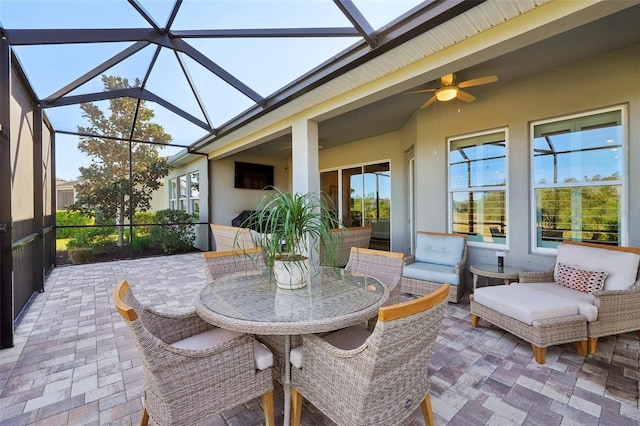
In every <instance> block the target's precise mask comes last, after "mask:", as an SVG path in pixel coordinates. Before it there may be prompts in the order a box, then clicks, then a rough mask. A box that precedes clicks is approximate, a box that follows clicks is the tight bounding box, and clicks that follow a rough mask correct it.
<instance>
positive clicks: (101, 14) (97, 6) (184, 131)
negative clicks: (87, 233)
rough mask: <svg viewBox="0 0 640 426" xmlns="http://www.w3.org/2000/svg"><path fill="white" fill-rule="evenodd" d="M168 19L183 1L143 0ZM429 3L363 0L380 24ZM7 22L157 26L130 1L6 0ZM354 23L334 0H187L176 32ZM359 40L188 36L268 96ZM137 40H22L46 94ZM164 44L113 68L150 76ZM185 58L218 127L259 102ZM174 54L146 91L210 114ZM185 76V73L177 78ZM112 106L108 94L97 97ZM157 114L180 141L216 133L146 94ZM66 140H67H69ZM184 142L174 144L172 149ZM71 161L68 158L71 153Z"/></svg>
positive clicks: (57, 119) (67, 120) (22, 54)
mask: <svg viewBox="0 0 640 426" xmlns="http://www.w3.org/2000/svg"><path fill="white" fill-rule="evenodd" d="M139 3H140V4H141V5H142V6H143V7H144V9H145V10H146V11H147V12H148V13H149V14H150V15H151V16H152V17H153V18H154V20H155V21H156V22H157V23H158V24H159V26H161V27H163V26H164V25H165V23H166V21H167V17H168V15H169V12H170V10H171V7H172V6H173V4H174V2H173V1H169V0H139ZM419 3H421V1H418V0H354V4H355V5H356V7H358V9H359V10H360V11H361V13H362V14H363V15H364V16H365V18H366V19H367V20H368V21H369V23H370V24H371V26H372V27H373V28H376V29H378V28H380V27H382V26H384V25H386V24H387V23H388V22H389V21H390V20H392V19H394V18H395V17H397V16H399V15H401V14H403V13H405V12H406V11H408V10H410V9H412V8H413V7H415V6H416V5H418V4H419ZM0 23H1V24H2V26H3V27H4V28H7V29H20V28H31V29H38V28H148V27H149V24H148V23H147V22H146V21H145V20H144V19H143V18H142V17H141V16H140V15H139V14H138V13H137V12H136V11H135V9H134V8H133V7H132V6H131V5H130V4H129V3H128V2H127V1H126V0H91V1H87V0H65V1H60V0H0ZM323 26H329V27H349V26H351V24H350V23H349V21H348V20H347V18H346V17H345V16H344V15H342V13H341V12H340V11H339V10H338V8H337V7H336V6H335V4H334V3H333V1H331V0H283V1H267V0H184V1H183V4H182V6H181V8H180V12H179V13H178V15H177V17H176V19H175V21H174V24H173V26H172V29H173V30H186V29H223V28H284V27H294V28H307V27H323ZM359 40H360V39H359V38H354V37H342V38H314V39H311V38H296V39H287V38H275V39H274V38H269V39H261V38H255V39H247V38H245V39H215V40H209V39H189V40H188V43H189V44H191V45H192V46H193V47H195V48H197V49H198V50H200V51H201V52H202V53H204V54H205V55H206V56H207V57H208V58H209V59H211V60H212V61H214V62H215V63H216V64H218V65H220V66H221V67H222V68H224V69H225V70H227V71H228V72H230V73H231V74H233V75H234V76H235V77H237V78H238V79H240V80H241V81H242V82H244V83H245V84H246V85H247V86H249V87H250V88H251V89H253V90H254V91H256V92H257V93H258V94H260V95H261V96H262V97H266V96H268V95H270V94H272V93H274V92H275V91H277V90H278V89H280V88H281V87H283V86H285V85H286V84H288V83H289V82H291V81H293V80H295V79H296V78H298V77H299V76H301V75H302V74H304V73H305V72H307V71H309V70H311V69H312V68H314V67H315V66H317V65H319V64H321V63H323V62H324V61H326V60H328V59H330V58H331V57H333V56H335V55H336V54H338V53H339V52H341V51H343V50H344V49H346V48H348V47H349V46H351V45H353V44H354V43H356V42H358V41H359ZM132 44H133V43H101V44H74V45H44V46H15V47H14V51H15V52H16V54H17V56H18V58H19V60H20V63H21V64H22V66H23V67H24V68H25V71H26V74H27V77H28V79H29V81H30V83H31V84H32V86H33V88H34V90H35V92H36V94H37V95H38V96H39V97H40V98H45V97H47V96H48V95H50V94H52V93H54V92H55V91H57V90H58V89H60V88H61V87H64V86H65V85H66V84H69V83H70V82H72V81H73V80H74V79H76V78H77V77H79V76H81V75H82V74H84V73H86V72H87V71H89V70H91V69H92V68H94V67H96V66H97V65H99V64H100V63H102V62H103V61H105V60H106V59H108V58H110V57H111V56H113V55H115V54H117V53H119V52H120V51H122V50H124V49H126V48H127V47H129V46H131V45H132ZM155 49H156V45H153V44H151V45H149V46H147V47H145V48H144V49H142V50H141V51H139V52H137V53H136V54H134V55H133V56H131V57H129V58H127V59H126V60H124V61H122V62H121V63H119V64H117V65H115V66H114V67H113V68H111V69H109V70H108V71H107V73H108V74H111V75H118V76H123V77H126V78H128V79H129V80H130V81H133V80H134V79H135V78H140V79H142V78H143V77H144V75H145V74H146V71H147V69H148V66H149V64H150V61H151V58H152V56H153V54H154V52H155ZM180 56H181V59H182V60H183V61H184V65H185V67H186V69H187V70H188V73H189V75H190V76H191V78H192V79H193V81H194V82H195V85H196V86H197V90H198V93H199V96H200V97H201V98H202V99H203V103H204V106H205V109H206V111H207V115H208V117H209V118H210V120H211V122H212V124H213V126H214V127H217V126H220V125H221V124H223V123H225V122H227V121H228V120H230V119H232V118H233V117H235V116H237V115H238V114H240V113H242V112H243V111H245V110H247V109H248V108H250V107H252V106H253V101H252V100H251V99H249V98H247V97H246V96H245V95H243V94H241V93H240V92H238V91H237V90H235V89H234V88H233V87H232V86H230V85H228V84H227V83H225V82H224V81H222V80H221V79H220V78H218V77H217V76H215V75H212V74H211V73H210V72H209V71H208V70H206V69H205V68H204V67H202V66H201V65H200V64H198V63H197V62H195V61H194V60H192V59H191V58H189V57H187V56H186V55H183V54H181V55H180ZM181 74H182V73H181V65H180V63H179V61H178V60H177V58H176V56H175V55H174V53H173V52H172V51H170V50H168V49H162V50H161V53H160V55H159V57H158V60H157V62H156V64H155V66H154V68H153V71H152V72H151V74H150V76H149V79H148V83H147V89H148V90H150V91H151V92H153V93H154V94H156V95H158V96H161V97H163V98H165V99H167V100H168V101H170V102H172V103H174V104H175V105H177V106H178V107H180V108H182V109H183V110H185V111H187V112H189V113H190V114H192V115H193V116H195V117H197V118H199V119H201V120H203V121H204V120H205V116H204V114H203V113H202V111H201V110H200V108H199V107H198V104H197V102H196V97H195V95H194V94H193V92H192V90H191V88H190V86H189V84H188V82H187V80H186V78H183V77H182V76H181ZM178 75H180V76H181V77H180V78H177V77H176V76H178ZM102 90H103V85H102V82H101V80H100V77H96V78H94V79H93V80H91V81H89V82H87V83H85V84H84V85H82V86H81V87H79V88H78V89H76V90H75V91H73V92H71V93H70V95H75V94H82V93H92V92H99V91H102ZM97 104H98V105H101V106H102V107H104V108H106V106H107V105H108V102H107V101H103V102H98V103H97ZM147 106H148V107H150V108H152V109H153V110H154V111H155V114H156V119H155V121H156V122H157V123H159V124H161V125H162V126H163V127H164V129H165V131H166V132H168V133H169V134H171V135H172V137H173V143H175V144H180V145H184V146H187V145H189V144H191V143H193V142H194V141H196V140H198V139H200V138H201V137H203V136H205V135H206V134H207V132H206V130H204V129H202V128H200V127H198V126H196V125H194V124H192V123H190V122H188V121H187V120H184V119H182V118H180V117H178V116H176V115H175V114H173V113H172V112H170V111H168V110H166V109H165V108H164V107H162V106H160V105H158V104H155V103H152V102H147ZM45 114H46V115H47V117H48V118H49V119H50V121H51V122H52V124H53V126H54V129H56V130H61V131H71V132H73V131H76V130H77V127H78V126H86V125H87V123H86V122H85V121H84V120H83V118H82V116H81V110H80V107H79V106H78V105H71V106H65V107H56V108H48V109H46V110H45ZM75 138H76V137H74V136H68V135H62V134H58V135H57V136H56V139H57V141H58V142H59V143H58V147H59V150H63V151H61V152H59V153H58V159H59V160H58V165H57V174H58V177H60V178H63V179H66V180H75V179H76V178H77V176H78V174H79V173H78V170H77V167H78V165H83V164H88V162H89V159H88V158H83V156H82V154H81V153H79V152H77V151H76V152H75V153H72V152H71V151H72V149H71V147H72V146H75V144H76V143H77V141H74V139H75ZM60 147H62V148H60ZM180 149H181V148H171V149H168V150H166V153H165V154H166V155H173V154H175V153H177V152H178V151H179V150H180ZM63 157H64V160H65V161H60V158H63Z"/></svg>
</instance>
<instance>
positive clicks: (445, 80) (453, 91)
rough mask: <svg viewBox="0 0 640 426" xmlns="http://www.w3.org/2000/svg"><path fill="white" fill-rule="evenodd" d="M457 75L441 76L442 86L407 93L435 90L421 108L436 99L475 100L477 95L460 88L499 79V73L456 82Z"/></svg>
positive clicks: (442, 100) (443, 100)
mask: <svg viewBox="0 0 640 426" xmlns="http://www.w3.org/2000/svg"><path fill="white" fill-rule="evenodd" d="M455 80H456V75H455V74H454V73H449V74H446V75H443V76H442V77H440V87H438V88H432V89H422V90H415V91H413V92H407V93H405V95H411V94H415V93H428V92H435V93H434V95H433V96H432V97H431V98H429V100H428V101H427V102H425V103H424V104H423V105H422V106H421V107H420V109H424V108H426V107H428V106H429V105H431V104H432V103H434V102H435V101H436V100H438V101H441V102H446V101H450V100H452V99H455V98H458V99H460V100H462V101H465V102H473V101H475V100H476V98H475V96H473V95H471V94H469V93H467V92H463V91H462V90H460V89H466V88H467V87H473V86H480V85H481V84H487V83H493V82H495V81H498V76H497V75H487V76H485V77H478V78H474V79H471V80H466V81H463V82H460V83H456V82H455Z"/></svg>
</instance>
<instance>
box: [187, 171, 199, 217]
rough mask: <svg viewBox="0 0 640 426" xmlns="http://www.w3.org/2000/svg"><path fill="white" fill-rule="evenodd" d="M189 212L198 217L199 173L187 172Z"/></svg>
mask: <svg viewBox="0 0 640 426" xmlns="http://www.w3.org/2000/svg"><path fill="white" fill-rule="evenodd" d="M189 213H191V214H193V215H195V216H196V217H200V173H198V172H191V173H189Z"/></svg>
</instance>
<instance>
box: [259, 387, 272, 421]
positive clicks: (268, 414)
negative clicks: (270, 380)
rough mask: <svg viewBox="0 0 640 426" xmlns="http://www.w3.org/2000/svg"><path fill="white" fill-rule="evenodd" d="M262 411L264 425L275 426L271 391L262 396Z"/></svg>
mask: <svg viewBox="0 0 640 426" xmlns="http://www.w3.org/2000/svg"><path fill="white" fill-rule="evenodd" d="M262 409H263V410H264V424H265V425H266V426H275V421H274V415H273V391H271V392H267V393H265V394H263V395H262Z"/></svg>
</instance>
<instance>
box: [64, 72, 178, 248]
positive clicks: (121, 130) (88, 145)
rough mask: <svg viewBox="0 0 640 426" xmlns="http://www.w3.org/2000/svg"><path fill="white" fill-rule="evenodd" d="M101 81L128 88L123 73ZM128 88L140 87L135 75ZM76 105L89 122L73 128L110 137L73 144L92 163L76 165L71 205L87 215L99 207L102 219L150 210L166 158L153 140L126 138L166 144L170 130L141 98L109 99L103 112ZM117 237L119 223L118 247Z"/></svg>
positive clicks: (109, 86)
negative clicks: (155, 120) (76, 179)
mask: <svg viewBox="0 0 640 426" xmlns="http://www.w3.org/2000/svg"><path fill="white" fill-rule="evenodd" d="M102 82H103V84H104V88H105V91H110V90H117V89H128V88H131V86H130V85H129V81H128V80H127V79H126V78H122V77H115V76H106V75H103V76H102ZM133 87H140V80H138V79H136V80H135V83H134V86H133ZM138 102H140V104H139V106H138V111H137V116H136V123H135V129H133V133H132V126H133V118H134V115H135V113H136V105H137V104H138ZM80 108H81V109H82V111H83V113H82V116H83V117H84V118H86V119H87V120H88V121H89V122H90V123H91V125H90V126H89V127H81V126H78V133H80V134H85V135H104V136H108V137H111V138H115V139H105V138H100V137H97V136H81V137H80V141H79V142H78V149H79V150H80V151H81V152H83V153H85V154H87V155H88V156H89V157H91V164H90V165H89V166H88V167H80V179H79V180H80V183H79V184H78V185H76V188H75V189H76V191H77V199H76V202H75V203H74V205H73V206H72V207H71V209H75V210H81V211H83V212H84V213H86V214H88V215H95V214H96V212H97V211H99V213H100V215H99V216H100V217H101V218H103V219H105V220H108V221H109V220H110V221H115V223H117V224H120V225H121V224H124V223H125V219H126V218H131V217H132V216H133V213H134V212H135V211H136V210H139V211H145V210H148V209H149V207H150V201H151V196H152V194H153V191H155V190H157V189H158V188H159V187H160V182H161V180H162V178H163V177H165V176H166V175H167V174H169V170H170V167H169V163H168V161H167V158H164V157H161V156H160V153H159V151H160V148H159V146H158V145H154V144H148V143H137V142H130V139H133V140H144V141H150V142H154V143H159V144H166V143H169V142H170V141H171V135H169V134H168V133H166V132H165V131H164V129H163V128H162V126H160V125H159V124H156V123H153V122H152V120H153V118H154V117H155V114H154V112H153V110H152V109H150V108H148V107H146V106H145V101H142V100H141V101H138V100H137V99H133V98H118V99H111V100H109V110H110V111H111V114H110V115H109V116H105V113H104V112H103V111H102V110H101V109H100V108H99V107H98V106H97V105H95V104H93V103H83V104H81V105H80ZM129 150H131V165H129ZM129 167H131V171H130V170H129ZM122 242H123V227H118V245H119V246H121V245H122Z"/></svg>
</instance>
